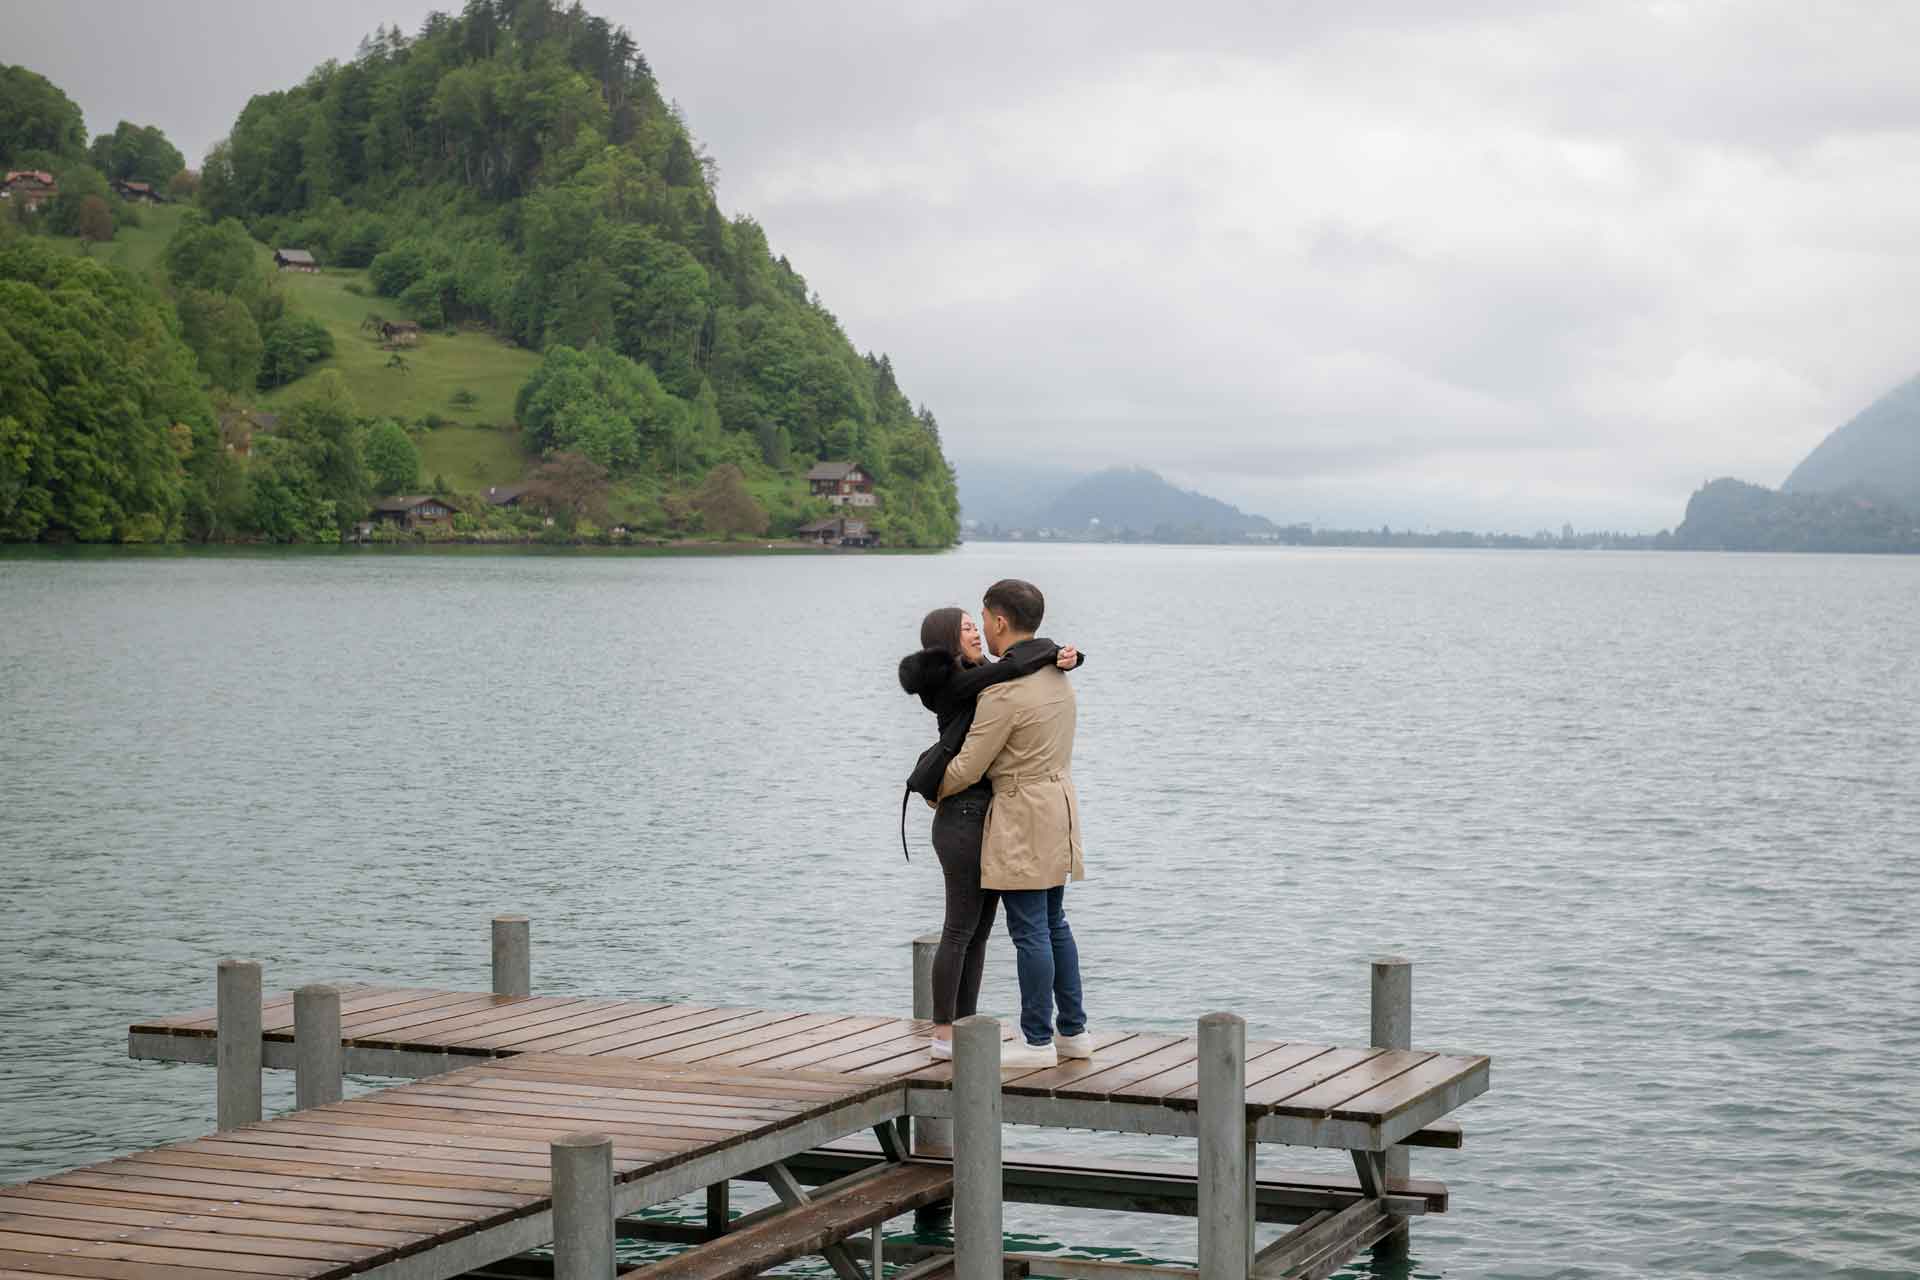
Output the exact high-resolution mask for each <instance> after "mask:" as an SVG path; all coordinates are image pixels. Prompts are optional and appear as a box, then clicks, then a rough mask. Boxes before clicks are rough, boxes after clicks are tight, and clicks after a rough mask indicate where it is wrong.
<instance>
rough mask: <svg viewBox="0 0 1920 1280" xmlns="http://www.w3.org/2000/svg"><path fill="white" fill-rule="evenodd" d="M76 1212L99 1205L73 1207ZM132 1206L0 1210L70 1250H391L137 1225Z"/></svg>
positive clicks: (22, 1229) (294, 1255) (340, 1256)
mask: <svg viewBox="0 0 1920 1280" xmlns="http://www.w3.org/2000/svg"><path fill="white" fill-rule="evenodd" d="M65 1207H66V1208H68V1209H70V1210H82V1211H84V1210H85V1209H87V1208H92V1207H94V1206H85V1205H67V1206H65ZM127 1212H128V1211H127V1210H121V1211H120V1213H118V1214H116V1215H114V1217H113V1218H112V1219H111V1220H110V1219H108V1218H104V1217H101V1218H75V1217H72V1216H67V1217H56V1216H51V1215H46V1214H23V1213H0V1232H16V1233H22V1234H28V1235H36V1236H47V1237H49V1238H54V1239H60V1240H65V1241H67V1242H68V1246H67V1250H63V1251H71V1250H73V1249H78V1248H79V1247H80V1246H81V1245H82V1244H86V1243H102V1242H108V1241H122V1242H126V1243H131V1244H143V1245H153V1246H156V1247H160V1248H168V1249H204V1250H207V1251H209V1252H213V1253H236V1254H241V1255H243V1256H253V1257H263V1258H286V1259H291V1260H297V1261H307V1262H357V1261H362V1260H365V1259H369V1258H377V1257H379V1256H380V1255H382V1254H384V1253H387V1252H389V1250H387V1249H386V1248H385V1247H383V1246H381V1245H365V1244H349V1243H345V1242H328V1241H321V1240H306V1239H301V1238H298V1237H292V1238H289V1237H285V1236H280V1237H268V1236H263V1235H253V1234H246V1233H242V1232H231V1231H208V1230H206V1229H205V1228H202V1227H197V1226H194V1225H193V1224H194V1223H196V1222H213V1223H215V1224H219V1225H226V1224H224V1223H222V1222H221V1220H220V1219H218V1218H211V1219H205V1218H185V1217H177V1218H174V1219H172V1220H171V1221H169V1220H167V1219H166V1218H164V1217H163V1216H162V1215H160V1214H147V1215H145V1216H147V1217H148V1218H152V1219H158V1220H157V1221H151V1222H144V1223H135V1222H128V1221H127V1220H126V1216H125V1215H126V1214H127Z"/></svg>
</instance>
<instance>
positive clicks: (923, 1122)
mask: <svg viewBox="0 0 1920 1280" xmlns="http://www.w3.org/2000/svg"><path fill="white" fill-rule="evenodd" d="M939 946H940V934H939V932H938V931H937V930H936V931H935V932H933V933H923V934H921V935H920V936H919V937H917V938H915V939H914V940H913V1016H914V1017H915V1018H919V1019H926V1020H931V1019H932V1017H933V953H934V951H935V950H936V949H938V948H939ZM901 1123H902V1124H907V1125H909V1127H908V1129H907V1150H908V1151H911V1152H914V1153H916V1154H919V1155H928V1154H937V1155H943V1156H944V1155H946V1154H948V1153H949V1152H951V1151H952V1150H953V1121H951V1120H938V1119H934V1118H933V1117H931V1116H916V1117H914V1118H912V1119H911V1121H907V1120H903V1121H902V1122H901ZM952 1220H953V1205H952V1204H950V1203H948V1202H946V1201H942V1202H940V1203H939V1204H930V1205H928V1206H927V1207H926V1208H924V1209H915V1210H914V1211H913V1229H914V1230H915V1231H921V1232H932V1231H944V1230H945V1229H946V1227H947V1225H948V1224H949V1223H950V1222H952Z"/></svg>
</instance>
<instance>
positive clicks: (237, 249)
mask: <svg viewBox="0 0 1920 1280" xmlns="http://www.w3.org/2000/svg"><path fill="white" fill-rule="evenodd" d="M165 261H166V267H167V275H168V276H169V277H170V278H171V279H172V280H173V284H174V287H175V288H177V289H209V290H212V291H213V292H215V293H225V294H233V295H237V296H240V297H242V298H250V297H254V296H257V295H258V294H259V293H261V292H262V291H264V289H265V287H266V270H265V268H264V267H262V265H261V263H260V252H259V248H258V246H257V245H256V244H255V243H254V240H253V237H252V236H250V235H248V234H247V229H246V227H245V226H244V225H242V224H241V223H240V221H239V220H238V219H236V218H227V219H224V220H222V221H220V222H217V223H215V222H209V221H208V220H207V219H206V218H205V217H203V216H201V215H200V214H199V213H198V212H195V211H189V212H188V213H187V216H186V217H184V218H182V219H181V220H180V226H179V228H178V229H177V230H175V231H174V233H173V238H172V239H170V240H168V241H167V248H166V253H165Z"/></svg>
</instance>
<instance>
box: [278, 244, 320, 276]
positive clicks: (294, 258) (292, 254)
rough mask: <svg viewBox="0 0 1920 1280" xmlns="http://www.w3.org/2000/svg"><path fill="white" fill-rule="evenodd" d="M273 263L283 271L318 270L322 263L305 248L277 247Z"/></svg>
mask: <svg viewBox="0 0 1920 1280" xmlns="http://www.w3.org/2000/svg"><path fill="white" fill-rule="evenodd" d="M273 265H274V266H276V267H278V268H280V270H282V271H318V270H319V269H320V264H319V263H318V262H316V261H314V257H313V255H312V254H311V253H308V252H307V251H306V250H305V249H275V250H274V251H273Z"/></svg>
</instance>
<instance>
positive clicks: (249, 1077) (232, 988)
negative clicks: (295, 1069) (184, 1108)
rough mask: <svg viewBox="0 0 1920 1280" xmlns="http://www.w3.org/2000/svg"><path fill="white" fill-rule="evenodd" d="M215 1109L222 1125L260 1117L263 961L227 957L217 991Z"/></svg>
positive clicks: (232, 1126)
mask: <svg viewBox="0 0 1920 1280" xmlns="http://www.w3.org/2000/svg"><path fill="white" fill-rule="evenodd" d="M214 1004H215V1015H214V1027H215V1034H216V1035H217V1036H218V1037H219V1038H218V1041H217V1043H216V1047H215V1050H214V1090H215V1106H214V1113H215V1115H216V1117H217V1120H216V1123H217V1125H218V1126H219V1127H220V1128H221V1129H237V1128H239V1127H240V1126H241V1125H243V1124H255V1123H258V1121H259V1119H260V1067H261V1061H260V1058H261V1047H260V964H259V962H258V961H256V960H222V961H221V962H220V969H219V976H218V978H217V981H216V985H215V992H214Z"/></svg>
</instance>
